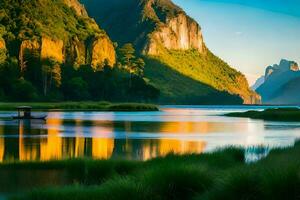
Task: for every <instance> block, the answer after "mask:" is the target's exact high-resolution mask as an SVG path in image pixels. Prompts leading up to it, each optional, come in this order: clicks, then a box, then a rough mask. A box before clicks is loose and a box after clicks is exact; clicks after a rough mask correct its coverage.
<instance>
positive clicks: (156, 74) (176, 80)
mask: <svg viewBox="0 0 300 200" xmlns="http://www.w3.org/2000/svg"><path fill="white" fill-rule="evenodd" d="M82 2H83V3H84V4H85V6H86V8H87V10H88V11H89V14H90V15H91V16H92V17H93V18H95V19H96V21H97V22H98V23H99V24H100V25H101V27H103V28H104V29H105V30H106V31H107V33H108V34H109V35H110V37H111V38H112V39H113V40H114V41H116V42H118V43H120V44H122V43H124V42H131V43H133V44H134V45H135V47H136V48H137V49H139V50H140V53H142V54H143V55H144V58H145V60H146V66H145V76H146V78H147V79H149V80H150V83H151V84H152V85H154V86H155V87H157V88H159V89H160V90H161V98H160V100H161V102H163V103H168V102H172V103H174V102H176V103H179V104H180V103H185V104H186V103H193V104H195V103H196V104H202V103H213V104H223V103H232V104H237V103H243V102H244V103H249V104H250V103H258V102H259V97H258V95H257V94H256V93H254V92H253V91H251V90H250V89H249V85H248V82H247V80H246V78H245V76H244V75H243V74H241V73H240V72H238V71H236V70H235V69H233V68H231V67H230V66H229V65H228V64H227V63H225V62H224V61H222V60H221V59H219V58H218V57H216V56H215V55H214V54H213V53H211V52H210V51H209V50H208V49H207V48H206V47H205V44H204V43H203V44H202V46H203V51H202V50H196V49H193V48H190V49H188V50H186V49H184V50H180V48H177V46H174V50H172V49H170V47H169V49H167V48H165V46H164V45H163V44H162V43H160V41H158V42H157V44H155V48H156V49H158V48H159V49H160V51H159V53H158V54H157V55H149V54H147V52H145V49H147V47H148V46H149V43H150V41H156V40H157V38H160V37H165V38H163V39H161V40H162V41H166V40H169V41H168V42H166V43H170V44H173V43H174V44H175V45H176V44H177V45H178V43H180V38H178V36H177V35H176V34H178V33H175V32H173V31H174V30H180V28H179V27H178V28H174V26H176V25H177V26H180V24H182V23H183V22H182V21H181V20H182V17H181V16H185V17H186V20H187V25H188V26H189V25H190V24H194V26H193V27H187V28H190V30H187V31H188V32H189V35H192V37H194V38H195V37H197V35H196V34H199V32H198V31H197V30H196V28H195V27H196V26H198V25H197V23H196V22H195V21H194V20H193V19H191V18H190V17H188V16H187V15H186V14H185V13H184V11H183V10H182V9H181V8H179V7H178V6H176V5H175V4H174V3H172V1H170V0H154V1H149V0H128V1H120V0H110V1H108V0H98V1H91V0H83V1H82ZM101 5H105V6H101ZM179 17H181V18H180V19H177V18H179ZM172 20H173V21H172ZM176 20H177V21H176ZM171 21H172V25H170V24H169V23H171ZM170 27H173V28H170ZM181 28H182V27H181ZM163 31H165V33H164V32H163ZM200 31H201V30H200ZM157 35H159V36H157ZM165 35H168V36H165ZM176 37H177V38H176ZM176 40H178V41H179V42H176ZM201 42H203V41H202V40H201V38H199V43H201ZM171 48H172V47H171ZM220 96H226V98H219V97H220ZM230 96H231V97H230ZM237 96H239V97H237Z"/></svg>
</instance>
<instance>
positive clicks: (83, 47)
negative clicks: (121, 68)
mask: <svg viewBox="0 0 300 200" xmlns="http://www.w3.org/2000/svg"><path fill="white" fill-rule="evenodd" d="M87 43H88V42H87ZM89 43H90V44H85V42H84V41H80V40H78V39H77V38H74V39H72V40H71V41H70V42H69V43H64V42H63V41H62V40H55V39H51V38H49V37H42V38H41V39H40V40H24V41H22V42H21V45H20V50H19V60H20V61H21V62H20V63H22V61H24V59H25V58H26V56H25V55H26V54H33V53H34V52H35V53H38V55H39V56H40V59H41V60H45V59H53V60H55V61H57V62H59V63H68V64H71V65H73V66H74V67H79V66H80V65H86V64H90V65H91V66H92V67H93V68H94V70H101V69H102V67H103V66H104V64H107V65H109V66H111V67H112V66H113V65H114V64H115V62H116V57H115V50H114V47H113V44H112V42H111V41H110V40H109V38H108V37H107V36H105V35H103V36H102V37H101V36H97V37H95V38H94V39H92V41H91V42H89Z"/></svg>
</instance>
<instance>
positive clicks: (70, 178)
mask: <svg viewBox="0 0 300 200" xmlns="http://www.w3.org/2000/svg"><path fill="white" fill-rule="evenodd" d="M299 155H300V142H298V143H296V144H295V146H294V147H291V148H285V149H277V150H273V151H271V152H270V154H269V156H268V157H267V158H264V159H262V160H260V161H258V162H256V163H248V164H247V163H245V162H244V151H243V150H242V149H236V148H228V149H225V150H220V151H217V152H214V153H206V154H201V155H196V154H194V155H183V156H180V155H168V156H166V157H164V158H156V159H153V160H149V161H145V162H142V161H129V160H88V159H78V160H66V161H50V162H27V163H11V164H2V165H0V175H1V177H2V178H1V180H0V188H1V190H4V189H5V188H6V190H9V189H11V191H10V192H15V190H16V189H21V188H22V187H23V189H24V190H25V191H26V190H29V189H30V188H35V187H36V188H37V189H35V190H33V191H31V192H29V193H19V194H20V195H19V196H14V197H12V198H11V199H18V200H33V199H44V200H52V199H53V200H54V199H65V200H69V199H70V200H71V199H72V200H85V199H88V200H94V199H95V200H96V199H104V200H106V199H107V200H108V199H109V200H119V199H122V200H124V199H131V200H132V199H146V200H147V199H149V200H150V199H151V200H156V199H157V200H160V199H170V200H171V199H193V200H202V199H212V200H214V199H216V200H217V199H233V200H235V199H236V200H238V199H274V200H276V199H297V198H298V197H299V195H300V190H299V188H300V159H299ZM50 186H51V187H50ZM2 192H3V191H2Z"/></svg>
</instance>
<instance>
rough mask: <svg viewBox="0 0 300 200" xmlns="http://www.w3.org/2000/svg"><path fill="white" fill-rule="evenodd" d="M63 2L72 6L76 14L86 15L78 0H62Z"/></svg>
mask: <svg viewBox="0 0 300 200" xmlns="http://www.w3.org/2000/svg"><path fill="white" fill-rule="evenodd" d="M64 2H65V4H66V5H68V6H69V7H71V8H73V9H74V10H75V12H76V14H77V15H79V16H84V17H88V14H87V12H86V10H85V8H84V6H83V5H82V4H81V3H79V1H78V0H64Z"/></svg>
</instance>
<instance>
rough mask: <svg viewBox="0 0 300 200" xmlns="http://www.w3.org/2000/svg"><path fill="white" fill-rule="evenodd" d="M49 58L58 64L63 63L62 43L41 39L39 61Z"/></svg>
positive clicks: (45, 38)
mask: <svg viewBox="0 0 300 200" xmlns="http://www.w3.org/2000/svg"><path fill="white" fill-rule="evenodd" d="M47 58H51V59H54V60H56V61H57V62H59V63H63V62H64V42H63V41H62V40H54V39H51V38H48V37H42V43H41V59H42V60H43V59H47Z"/></svg>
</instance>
